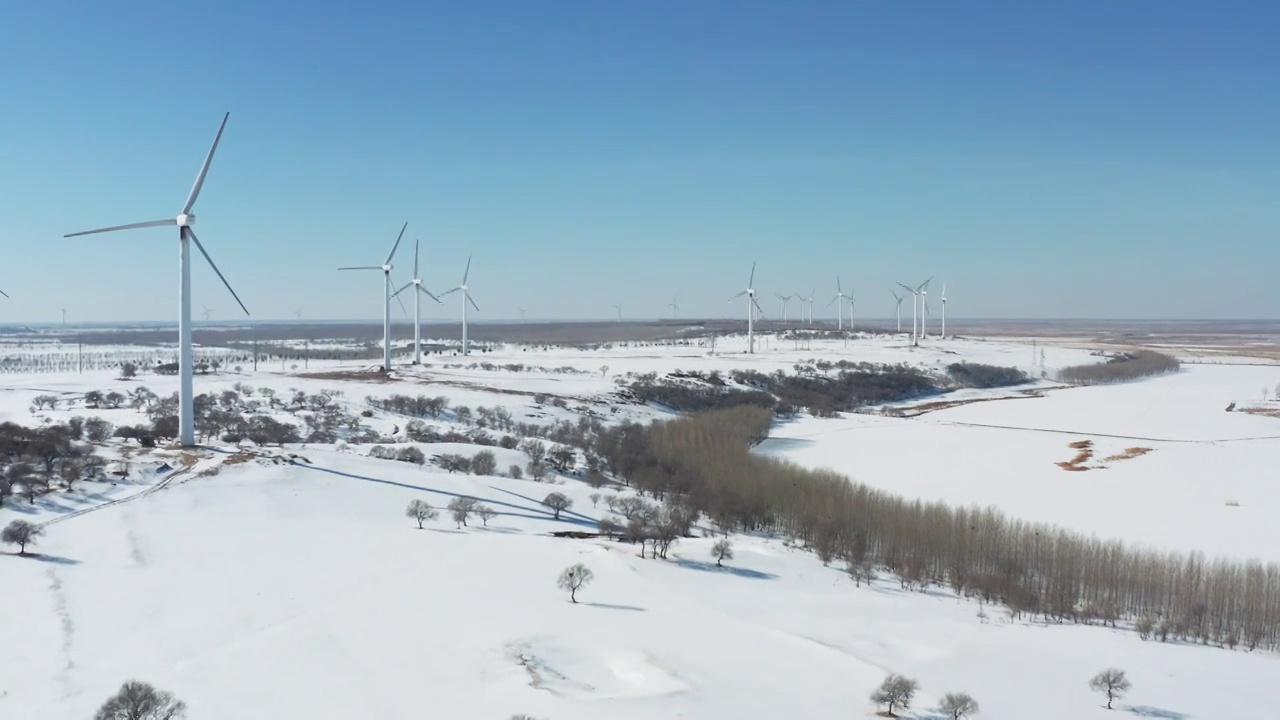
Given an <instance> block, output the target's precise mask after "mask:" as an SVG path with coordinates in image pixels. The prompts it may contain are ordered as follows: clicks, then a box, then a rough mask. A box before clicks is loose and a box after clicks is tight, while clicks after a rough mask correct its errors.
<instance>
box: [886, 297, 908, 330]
mask: <svg viewBox="0 0 1280 720" xmlns="http://www.w3.org/2000/svg"><path fill="white" fill-rule="evenodd" d="M889 294H890V295H892V296H893V299H894V300H897V301H898V305H897V307H896V308H895V309H896V311H897V313H898V332H902V301H903V300H906V299H907V296H906V295H899V294H898V293H896V292H894V291H893V290H890V291H889Z"/></svg>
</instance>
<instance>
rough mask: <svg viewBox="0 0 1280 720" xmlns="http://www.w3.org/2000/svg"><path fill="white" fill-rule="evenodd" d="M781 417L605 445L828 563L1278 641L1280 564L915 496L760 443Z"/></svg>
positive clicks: (1185, 636) (663, 429)
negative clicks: (810, 464) (762, 449)
mask: <svg viewBox="0 0 1280 720" xmlns="http://www.w3.org/2000/svg"><path fill="white" fill-rule="evenodd" d="M771 422H772V415H771V413H770V412H769V411H768V410H764V409H762V408H756V407H749V406H744V407H736V408H732V409H728V410H719V411H714V412H710V413H706V414H703V415H698V416H692V417H687V418H682V419H678V420H673V421H670V422H666V423H660V424H653V425H647V426H646V425H638V424H625V425H621V426H618V427H616V428H610V429H607V430H604V431H603V432H601V434H600V435H599V437H598V439H597V442H596V443H595V446H596V451H597V452H598V454H599V456H600V457H601V458H602V459H603V461H604V462H605V463H606V466H607V468H608V469H609V470H610V471H612V473H613V474H614V475H616V476H617V477H619V478H620V479H622V480H623V481H624V482H627V483H628V484H630V485H631V486H633V487H634V488H636V489H637V490H639V491H640V492H642V493H646V494H649V495H651V496H653V497H655V498H657V499H659V500H664V501H665V502H666V503H667V504H668V505H669V506H671V505H679V506H682V507H685V508H687V509H689V510H691V511H696V512H698V513H702V514H705V515H706V516H707V517H709V518H710V519H711V520H712V521H713V522H714V523H715V525H716V526H717V527H718V528H724V529H726V530H727V529H729V528H733V529H737V530H741V531H743V532H768V533H781V534H785V535H786V536H787V537H790V538H794V539H796V540H797V541H799V542H802V543H803V544H804V545H805V546H806V547H808V548H809V549H812V550H813V551H814V552H815V553H816V554H817V555H818V557H819V558H820V559H821V560H823V561H824V562H830V561H832V560H835V559H837V558H838V559H842V560H844V561H845V562H846V563H848V564H849V566H850V567H851V568H862V567H867V566H870V565H871V564H874V565H875V566H879V567H883V568H887V569H888V570H889V571H890V572H892V573H894V574H895V575H896V576H897V577H898V579H899V581H900V583H901V585H902V587H903V588H904V589H917V588H924V587H927V586H929V585H949V586H950V587H951V588H952V590H953V591H954V592H956V594H957V595H961V596H969V597H973V596H977V597H979V598H982V599H983V600H984V601H986V602H1000V603H1003V604H1005V605H1006V606H1008V607H1009V608H1010V610H1011V612H1012V613H1013V615H1014V616H1015V617H1016V616H1019V615H1022V614H1024V613H1026V614H1039V615H1043V616H1044V618H1045V619H1046V620H1049V619H1056V620H1059V621H1070V622H1102V623H1104V624H1111V625H1113V626H1114V625H1115V624H1116V623H1117V622H1118V621H1119V620H1120V619H1122V618H1134V619H1137V618H1160V620H1159V629H1158V630H1157V632H1156V635H1157V636H1158V637H1160V638H1161V639H1168V638H1170V637H1173V638H1176V639H1182V640H1186V641H1198V642H1202V643H1206V644H1207V643H1210V642H1214V643H1220V644H1222V645H1224V646H1226V647H1234V646H1235V645H1236V644H1241V645H1244V646H1245V647H1248V648H1264V649H1277V648H1280V565H1278V564H1276V563H1270V564H1265V565H1264V564H1263V563H1262V562H1259V561H1257V560H1252V561H1248V562H1239V561H1234V560H1228V559H1217V560H1206V559H1205V557H1204V556H1203V555H1202V554H1200V553H1193V554H1190V555H1185V554H1179V553H1168V552H1161V551H1153V550H1147V549H1142V548H1135V547H1129V546H1126V545H1125V544H1124V543H1122V542H1119V541H1106V540H1100V539H1098V538H1095V537H1088V536H1085V535H1083V534H1081V533H1077V532H1073V531H1069V530H1064V529H1061V528H1057V527H1053V526H1050V525H1045V524H1038V523H1030V522H1025V521H1021V520H1016V519H1013V518H1009V517H1007V516H1005V515H1004V514H1002V513H1001V512H1000V511H999V510H997V509H995V508H985V509H983V508H973V507H951V506H948V505H946V504H943V503H941V502H923V501H920V500H905V499H903V498H900V497H895V496H893V495H890V494H889V493H886V492H883V491H880V490H874V489H871V488H869V487H867V486H865V485H860V484H855V483H851V482H850V481H849V480H848V478H846V477H844V476H843V475H840V474H838V473H835V472H831V471H825V470H809V469H806V468H802V467H799V466H797V465H795V464H792V463H788V462H785V461H781V460H777V459H775V458H770V457H765V456H760V455H757V454H753V453H751V452H750V446H751V445H752V444H754V443H756V442H758V441H759V440H760V439H762V438H763V437H765V435H766V434H767V431H768V428H769V426H770V424H771Z"/></svg>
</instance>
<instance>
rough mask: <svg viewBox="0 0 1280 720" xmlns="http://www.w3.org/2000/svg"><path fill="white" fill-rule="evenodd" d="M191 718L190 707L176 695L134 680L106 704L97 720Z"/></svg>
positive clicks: (96, 715)
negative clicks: (188, 713) (188, 709)
mask: <svg viewBox="0 0 1280 720" xmlns="http://www.w3.org/2000/svg"><path fill="white" fill-rule="evenodd" d="M186 716H187V704H186V703H184V702H182V701H181V700H179V699H177V698H176V697H174V696H173V693H171V692H166V691H164V690H157V689H156V688H154V687H152V686H151V685H149V684H147V683H144V682H139V681H138V680H130V681H128V682H126V683H125V684H124V685H121V686H120V690H119V691H118V692H117V693H116V694H115V695H113V696H111V697H110V698H108V699H107V701H106V702H105V703H103V705H102V707H100V708H98V712H97V713H95V714H94V716H93V720H179V719H180V718H185V717H186Z"/></svg>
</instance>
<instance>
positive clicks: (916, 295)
mask: <svg viewBox="0 0 1280 720" xmlns="http://www.w3.org/2000/svg"><path fill="white" fill-rule="evenodd" d="M932 280H933V278H932V277H930V278H929V279H928V280H925V281H924V282H922V283H920V284H919V285H917V286H916V287H911V286H910V285H905V284H903V283H898V285H899V286H901V287H902V289H903V290H906V291H907V292H909V293H911V344H912V345H919V344H920V342H919V340H920V336H919V335H918V334H916V317H917V316H916V306H917V305H918V304H919V302H918V301H919V300H920V298H921V297H922V296H923V295H924V289H925V288H926V287H928V286H929V282H930V281H932ZM921 327H922V328H923V323H921Z"/></svg>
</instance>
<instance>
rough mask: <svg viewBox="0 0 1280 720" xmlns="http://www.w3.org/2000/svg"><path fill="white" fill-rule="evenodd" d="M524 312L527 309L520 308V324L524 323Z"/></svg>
mask: <svg viewBox="0 0 1280 720" xmlns="http://www.w3.org/2000/svg"><path fill="white" fill-rule="evenodd" d="M526 312H528V311H527V310H525V309H524V308H520V324H521V325H523V324H524V319H525V318H524V316H525V313H526Z"/></svg>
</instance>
